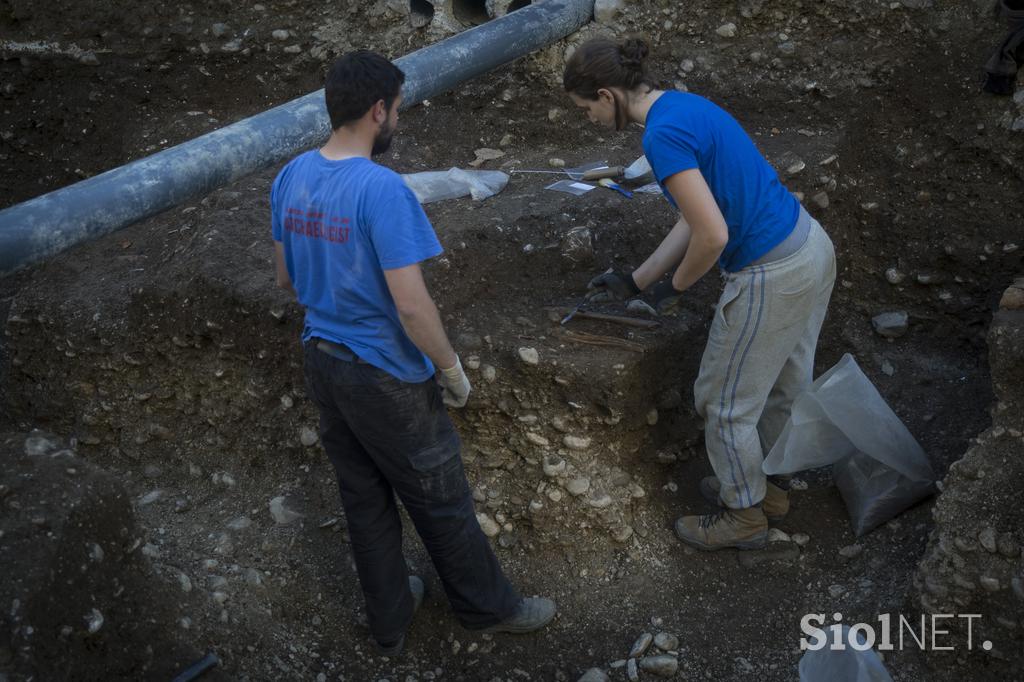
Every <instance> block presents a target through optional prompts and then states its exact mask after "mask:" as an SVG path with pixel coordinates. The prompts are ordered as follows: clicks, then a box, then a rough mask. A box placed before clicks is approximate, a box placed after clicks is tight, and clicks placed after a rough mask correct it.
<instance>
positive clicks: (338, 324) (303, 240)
mask: <svg viewBox="0 0 1024 682" xmlns="http://www.w3.org/2000/svg"><path fill="white" fill-rule="evenodd" d="M270 209H271V226H272V232H273V237H274V240H275V241H279V242H281V243H282V244H283V246H284V253H285V263H286V265H287V267H288V275H289V276H290V277H291V280H292V284H293V286H294V287H295V291H296V292H297V294H298V300H299V303H301V304H302V305H303V306H305V308H306V325H305V329H304V330H303V332H302V340H303V341H307V340H308V339H310V338H311V337H318V338H322V339H327V340H328V341H334V342H335V343H342V344H345V345H346V346H348V347H349V348H350V349H352V351H353V352H354V353H356V355H358V356H359V357H360V358H362V359H363V360H365V361H366V362H368V363H370V364H371V365H374V366H376V367H379V368H381V369H383V370H386V371H387V372H389V373H391V374H392V375H393V376H395V377H397V378H398V379H400V380H402V381H405V382H409V383H417V382H421V381H426V380H427V379H428V378H430V377H431V376H432V375H433V373H434V366H433V363H431V362H430V359H429V358H427V356H426V355H424V354H423V353H422V352H421V351H420V350H419V349H418V348H417V347H416V346H415V345H414V344H413V342H412V341H411V340H410V339H409V337H408V335H407V334H406V333H405V330H404V329H403V328H402V324H401V322H400V321H399V318H398V311H397V309H396V308H395V302H394V300H393V299H392V298H391V292H390V290H389V289H388V285H387V281H386V280H385V279H384V271H385V270H392V269H396V268H402V267H405V266H407V265H412V264H414V263H419V262H420V261H423V260H426V259H428V258H433V257H434V256H437V255H438V254H440V253H441V251H442V249H441V244H440V243H439V242H438V241H437V235H435V234H434V228H433V227H431V225H430V221H429V220H427V216H426V214H424V213H423V208H422V207H421V206H420V204H419V202H418V201H417V200H416V197H415V195H414V194H413V193H412V191H411V190H410V189H409V188H408V187H407V186H406V184H405V182H404V181H403V180H402V178H401V176H399V175H398V174H397V173H395V172H393V171H391V170H388V169H387V168H384V167H383V166H379V165H377V164H376V163H374V162H372V161H370V160H369V159H365V158H352V159H344V160H342V161H331V160H329V159H326V158H324V157H323V155H321V154H320V152H319V151H311V152H307V153H305V154H302V155H301V156H298V157H296V158H295V159H293V160H292V161H291V162H290V163H288V165H286V166H285V167H284V169H283V170H282V171H281V172H280V173H279V174H278V176H277V179H276V180H274V185H273V187H272V188H271V190H270Z"/></svg>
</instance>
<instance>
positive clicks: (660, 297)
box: [651, 279, 683, 315]
mask: <svg viewBox="0 0 1024 682" xmlns="http://www.w3.org/2000/svg"><path fill="white" fill-rule="evenodd" d="M651 294H652V295H653V296H654V309H655V310H657V311H658V314H659V315H668V314H669V313H673V312H675V311H676V310H678V309H679V304H680V303H681V302H682V300H683V292H682V291H679V290H678V289H676V288H675V287H674V286H672V280H671V279H666V280H662V281H661V282H658V283H657V284H655V285H654V288H653V289H651Z"/></svg>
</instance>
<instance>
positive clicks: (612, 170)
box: [582, 166, 626, 180]
mask: <svg viewBox="0 0 1024 682" xmlns="http://www.w3.org/2000/svg"><path fill="white" fill-rule="evenodd" d="M625 172H626V169H625V168H624V167H622V166H610V167H608V168H595V169H593V170H588V171H587V172H585V173H584V174H583V178H582V179H583V180H600V179H601V178H617V177H620V176H622V175H623V174H625Z"/></svg>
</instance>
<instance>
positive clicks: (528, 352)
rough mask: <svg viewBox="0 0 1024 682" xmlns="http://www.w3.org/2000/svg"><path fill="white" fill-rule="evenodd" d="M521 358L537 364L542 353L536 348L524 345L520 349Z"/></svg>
mask: <svg viewBox="0 0 1024 682" xmlns="http://www.w3.org/2000/svg"><path fill="white" fill-rule="evenodd" d="M519 359H520V360H522V361H523V362H525V363H526V364H528V365H536V364H538V363H539V362H540V354H539V353H538V352H537V349H536V348H527V347H523V348H520V349H519Z"/></svg>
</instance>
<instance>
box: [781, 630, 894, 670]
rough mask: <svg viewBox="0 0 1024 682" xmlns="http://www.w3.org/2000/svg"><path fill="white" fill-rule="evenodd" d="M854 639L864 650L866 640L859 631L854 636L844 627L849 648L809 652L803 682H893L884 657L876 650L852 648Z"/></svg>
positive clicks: (804, 658) (803, 663)
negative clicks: (855, 638)
mask: <svg viewBox="0 0 1024 682" xmlns="http://www.w3.org/2000/svg"><path fill="white" fill-rule="evenodd" d="M851 636H854V637H857V641H856V644H857V645H858V647H860V648H863V646H864V645H865V644H866V640H865V639H864V637H863V635H861V634H860V633H859V632H858V633H856V634H854V635H851V634H850V626H849V625H844V626H843V642H844V646H845V647H846V648H845V649H841V650H840V649H832V648H831V647H829V646H826V647H825V648H823V649H818V650H815V651H807V652H805V653H804V655H803V656H802V657H801V658H800V682H892V676H891V675H889V671H888V670H886V669H885V664H884V663H882V659H881V657H880V656H879V655H878V652H877V651H874V650H873V649H865V650H864V651H857V650H856V649H854V648H853V647H852V646H851V644H850V643H851V641H853V640H851Z"/></svg>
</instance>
